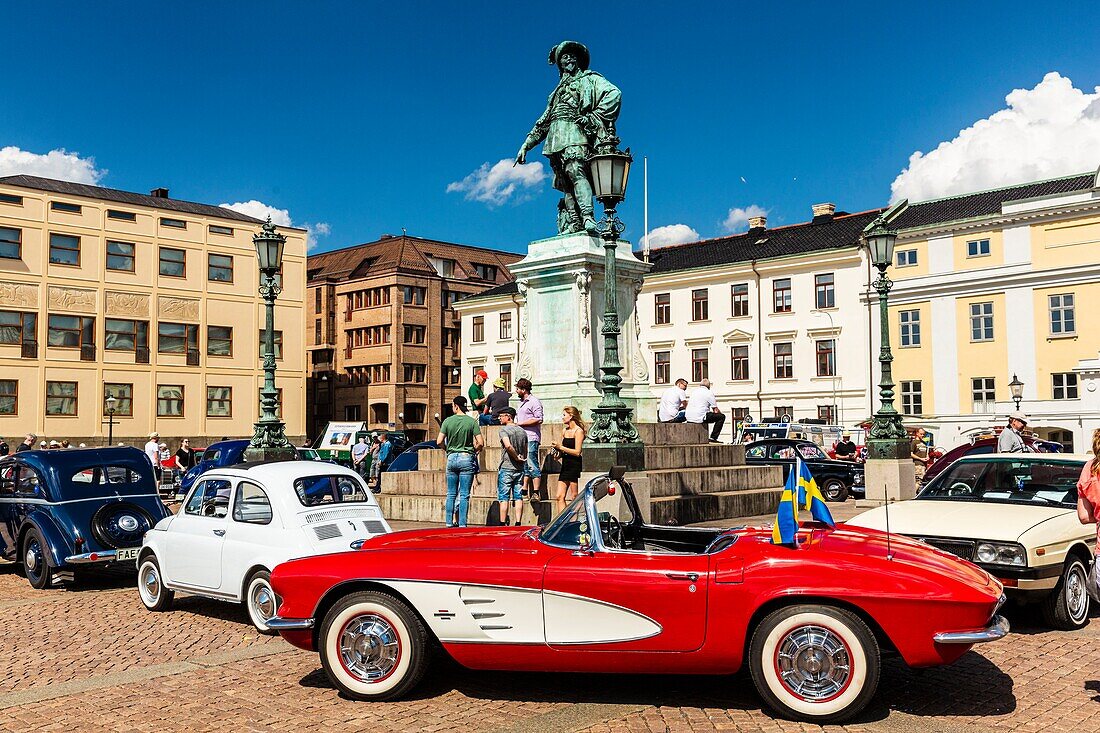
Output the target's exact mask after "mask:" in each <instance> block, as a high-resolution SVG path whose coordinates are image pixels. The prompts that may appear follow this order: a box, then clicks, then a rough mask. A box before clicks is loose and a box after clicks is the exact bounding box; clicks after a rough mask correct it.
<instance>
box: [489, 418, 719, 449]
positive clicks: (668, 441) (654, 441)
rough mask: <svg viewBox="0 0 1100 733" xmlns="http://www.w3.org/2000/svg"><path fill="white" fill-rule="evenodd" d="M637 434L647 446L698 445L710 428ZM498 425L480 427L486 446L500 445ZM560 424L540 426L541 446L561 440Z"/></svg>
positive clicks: (670, 426) (646, 429) (668, 426)
mask: <svg viewBox="0 0 1100 733" xmlns="http://www.w3.org/2000/svg"><path fill="white" fill-rule="evenodd" d="M634 427H636V428H637V429H638V434H639V435H640V436H641V438H642V442H643V443H644V444H645V445H647V446H668V445H699V444H706V443H707V442H708V440H709V439H710V426H709V425H702V424H696V423H653V422H649V423H636V424H635V426H634ZM499 431H500V426H499V425H482V426H481V434H482V437H484V438H485V444H486V445H500V436H499V435H498V432H499ZM561 431H562V425H561V423H546V424H544V425H543V426H542V441H541V442H542V444H543V445H550V443H552V442H554V441H555V440H559V439H560V438H561Z"/></svg>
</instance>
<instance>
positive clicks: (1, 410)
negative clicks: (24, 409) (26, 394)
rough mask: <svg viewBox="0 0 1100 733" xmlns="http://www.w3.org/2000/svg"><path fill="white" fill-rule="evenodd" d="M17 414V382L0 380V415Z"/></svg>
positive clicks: (16, 380)
mask: <svg viewBox="0 0 1100 733" xmlns="http://www.w3.org/2000/svg"><path fill="white" fill-rule="evenodd" d="M17 414H19V380H18V379H0V415H17Z"/></svg>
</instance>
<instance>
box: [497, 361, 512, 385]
mask: <svg viewBox="0 0 1100 733" xmlns="http://www.w3.org/2000/svg"><path fill="white" fill-rule="evenodd" d="M499 371H500V378H501V379H503V380H504V389H506V390H508V391H509V392H511V391H512V363H511V362H509V361H506V362H502V363H501V365H500V369H499Z"/></svg>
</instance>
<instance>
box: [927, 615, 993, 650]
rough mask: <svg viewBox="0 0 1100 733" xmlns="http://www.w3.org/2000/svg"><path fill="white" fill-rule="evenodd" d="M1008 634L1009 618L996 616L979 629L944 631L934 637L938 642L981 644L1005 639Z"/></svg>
mask: <svg viewBox="0 0 1100 733" xmlns="http://www.w3.org/2000/svg"><path fill="white" fill-rule="evenodd" d="M1007 634H1008V619H1006V618H1005V617H1004V616H994V617H993V620H992V621H990V622H989V626H987V627H985V628H984V629H981V630H979V631H944V632H941V633H939V634H936V635H935V636H933V637H932V640H933V641H935V642H936V643H937V644H981V643H983V642H987V641H997V640H998V639H1003V638H1004V637H1005V636H1006V635H1007Z"/></svg>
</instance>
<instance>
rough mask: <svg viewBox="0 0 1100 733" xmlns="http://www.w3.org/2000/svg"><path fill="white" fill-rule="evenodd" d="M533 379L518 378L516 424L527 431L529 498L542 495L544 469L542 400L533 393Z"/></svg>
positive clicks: (525, 479) (526, 471) (525, 477)
mask: <svg viewBox="0 0 1100 733" xmlns="http://www.w3.org/2000/svg"><path fill="white" fill-rule="evenodd" d="M531 389H532V385H531V380H530V379H527V378H526V377H525V378H523V379H517V380H516V394H517V395H519V407H517V408H516V425H519V426H520V427H521V428H523V431H524V432H525V433H527V468H526V470H525V472H524V482H525V483H527V482H528V481H529V482H530V483H528V489H527V491H528V493H527V496H528V498H531V499H533V498H535V497H539V496H541V494H540V493H539V489H540V488H541V486H542V471H541V469H540V468H539V443H540V442H541V441H542V402H540V401H539V398H538V397H535V396H534V395H533V394H531Z"/></svg>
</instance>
